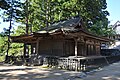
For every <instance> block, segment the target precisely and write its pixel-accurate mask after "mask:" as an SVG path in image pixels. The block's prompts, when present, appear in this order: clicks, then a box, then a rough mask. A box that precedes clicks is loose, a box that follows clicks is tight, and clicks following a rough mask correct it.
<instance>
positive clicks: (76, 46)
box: [75, 39, 78, 57]
mask: <svg viewBox="0 0 120 80" xmlns="http://www.w3.org/2000/svg"><path fill="white" fill-rule="evenodd" d="M77 48H78V42H77V39H75V56H76V57H77V53H78V50H77Z"/></svg>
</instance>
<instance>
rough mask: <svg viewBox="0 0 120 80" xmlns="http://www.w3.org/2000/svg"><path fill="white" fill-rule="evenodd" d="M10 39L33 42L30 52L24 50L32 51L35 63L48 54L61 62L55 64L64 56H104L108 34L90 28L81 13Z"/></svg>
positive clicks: (31, 54) (38, 62) (27, 53)
mask: <svg viewBox="0 0 120 80" xmlns="http://www.w3.org/2000/svg"><path fill="white" fill-rule="evenodd" d="M11 39H12V42H14V43H24V44H26V46H27V45H29V46H31V53H29V51H28V50H27V49H28V48H25V49H26V50H24V54H25V55H29V58H30V59H31V62H32V63H33V64H44V58H46V57H49V59H54V58H57V59H59V60H60V61H58V60H56V61H58V62H57V63H55V64H59V62H61V59H63V58H64V60H66V58H67V59H70V58H71V57H72V59H77V60H82V59H83V58H86V59H89V58H98V57H101V54H100V50H101V43H108V42H109V39H107V38H103V37H99V36H96V35H94V34H91V33H90V32H88V31H87V30H86V28H85V26H84V25H83V22H82V19H81V18H80V17H76V18H71V19H69V20H65V21H60V22H58V23H54V24H52V25H51V26H49V27H47V28H44V29H41V30H39V31H37V32H33V33H31V34H29V35H20V36H11ZM50 57H54V58H50ZM49 59H47V60H48V62H47V63H48V64H51V65H52V64H53V63H54V61H55V60H50V61H52V63H50V61H49ZM64 60H63V62H64ZM56 61H55V62H56ZM73 62H74V60H73ZM66 64H67V63H66Z"/></svg>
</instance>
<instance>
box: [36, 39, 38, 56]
mask: <svg viewBox="0 0 120 80" xmlns="http://www.w3.org/2000/svg"><path fill="white" fill-rule="evenodd" d="M36 54H39V38H38V39H37V42H36Z"/></svg>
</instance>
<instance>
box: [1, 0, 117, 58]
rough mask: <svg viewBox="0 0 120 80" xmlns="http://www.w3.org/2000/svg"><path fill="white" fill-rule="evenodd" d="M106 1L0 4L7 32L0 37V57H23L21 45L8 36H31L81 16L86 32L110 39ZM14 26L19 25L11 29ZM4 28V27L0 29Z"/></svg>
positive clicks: (28, 0)
mask: <svg viewBox="0 0 120 80" xmlns="http://www.w3.org/2000/svg"><path fill="white" fill-rule="evenodd" d="M106 8H107V3H106V0H0V12H1V14H0V17H1V19H3V21H4V22H9V23H10V24H9V28H4V31H3V32H1V33H0V44H1V45H0V56H2V58H1V60H3V58H4V56H5V55H15V56H17V55H22V54H23V44H18V43H12V42H11V41H10V36H17V35H22V34H30V33H32V32H35V31H38V30H40V29H41V28H44V27H49V25H51V24H54V23H56V22H59V21H63V20H66V19H70V18H72V17H76V16H80V17H82V19H83V22H84V25H85V26H86V27H87V29H88V30H89V31H90V32H91V33H93V34H95V35H99V36H108V35H113V34H115V32H114V31H113V30H112V28H111V26H108V24H109V23H110V22H109V21H108V19H107V16H109V12H108V11H107V10H106ZM15 23H19V26H16V27H17V29H14V27H13V26H14V25H15ZM2 28H3V27H2Z"/></svg>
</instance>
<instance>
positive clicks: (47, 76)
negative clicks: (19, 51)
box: [0, 62, 120, 80]
mask: <svg viewBox="0 0 120 80" xmlns="http://www.w3.org/2000/svg"><path fill="white" fill-rule="evenodd" d="M0 80H120V62H118V63H114V64H111V65H109V66H106V67H104V68H101V69H99V70H96V71H91V72H87V73H83V72H75V71H66V70H57V69H47V68H41V67H28V66H12V65H8V64H6V65H2V64H1V65H0Z"/></svg>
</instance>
